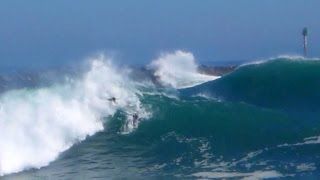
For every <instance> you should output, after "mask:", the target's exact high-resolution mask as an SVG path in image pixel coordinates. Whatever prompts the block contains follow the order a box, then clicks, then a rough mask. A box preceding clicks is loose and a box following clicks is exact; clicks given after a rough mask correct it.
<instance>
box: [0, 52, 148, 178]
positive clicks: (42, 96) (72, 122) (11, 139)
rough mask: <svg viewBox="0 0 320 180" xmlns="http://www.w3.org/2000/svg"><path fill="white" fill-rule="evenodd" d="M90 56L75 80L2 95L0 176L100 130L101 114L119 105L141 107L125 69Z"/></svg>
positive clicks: (39, 163)
mask: <svg viewBox="0 0 320 180" xmlns="http://www.w3.org/2000/svg"><path fill="white" fill-rule="evenodd" d="M90 61H91V63H90V69H89V70H88V71H87V72H86V73H84V74H83V76H82V77H81V78H79V79H77V80H73V81H68V83H64V84H56V85H52V86H50V87H43V88H34V89H20V90H11V91H8V92H5V93H4V94H2V95H1V96H0V132H1V136H0V176H3V175H6V174H11V173H16V172H20V171H22V170H25V169H30V168H41V167H43V166H47V165H48V164H49V163H50V162H52V161H54V160H55V159H56V158H57V157H58V155H59V154H60V153H61V152H63V151H65V150H67V149H69V148H70V147H71V146H72V145H73V144H75V143H77V142H80V141H82V140H84V139H85V138H86V137H87V136H91V135H93V134H95V133H96V132H98V131H101V130H103V128H104V126H103V123H104V119H105V117H108V116H112V115H114V113H115V112H116V111H117V110H119V109H122V110H124V111H131V112H136V113H138V114H140V113H141V112H144V109H143V107H141V103H140V101H139V97H138V96H137V94H136V93H135V89H134V85H133V84H132V83H131V82H130V81H129V80H128V79H127V78H126V73H125V72H124V73H121V72H122V71H120V70H118V69H117V68H116V67H114V66H113V65H112V64H111V62H110V60H106V58H105V57H104V56H103V55H101V56H99V57H98V58H95V59H91V60H90ZM110 97H116V98H117V101H116V102H111V101H109V100H108V98H110ZM144 114H146V113H142V115H141V116H144ZM133 128H135V127H128V128H126V130H127V131H132V129H133Z"/></svg>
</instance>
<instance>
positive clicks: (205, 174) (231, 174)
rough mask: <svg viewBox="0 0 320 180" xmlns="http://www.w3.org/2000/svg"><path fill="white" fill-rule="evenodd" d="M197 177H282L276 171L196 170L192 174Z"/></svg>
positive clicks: (247, 178) (247, 179)
mask: <svg viewBox="0 0 320 180" xmlns="http://www.w3.org/2000/svg"><path fill="white" fill-rule="evenodd" d="M192 175H193V176H194V177H197V178H210V179H211V178H214V179H224V178H237V179H240V178H241V179H245V180H251V179H252V180H253V179H269V178H280V177H283V175H282V174H280V173H279V172H277V171H255V172H252V173H240V172H198V173H194V174H192Z"/></svg>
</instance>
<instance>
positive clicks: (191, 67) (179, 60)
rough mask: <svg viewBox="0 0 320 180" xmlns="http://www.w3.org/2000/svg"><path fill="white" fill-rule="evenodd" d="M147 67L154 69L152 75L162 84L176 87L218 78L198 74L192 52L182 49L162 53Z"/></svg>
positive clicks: (194, 84)
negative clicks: (170, 52)
mask: <svg viewBox="0 0 320 180" xmlns="http://www.w3.org/2000/svg"><path fill="white" fill-rule="evenodd" d="M148 67H149V68H150V69H153V70H154V75H155V76H156V77H157V78H158V80H159V81H160V82H161V83H162V84H163V85H165V86H170V87H173V88H176V89H182V88H187V87H192V86H196V85H199V84H202V83H204V82H207V81H211V80H215V79H217V78H219V77H218V76H209V75H204V74H200V73H199V72H198V70H197V68H198V66H197V64H196V62H195V58H194V56H193V54H192V53H189V52H183V51H176V52H174V53H172V54H162V55H161V56H160V57H159V58H158V59H156V60H153V61H152V63H151V64H150V65H149V66H148Z"/></svg>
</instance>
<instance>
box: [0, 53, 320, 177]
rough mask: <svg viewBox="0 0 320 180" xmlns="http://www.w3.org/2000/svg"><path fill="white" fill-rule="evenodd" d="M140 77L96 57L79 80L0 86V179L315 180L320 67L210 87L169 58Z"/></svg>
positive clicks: (177, 56) (244, 72)
mask: <svg viewBox="0 0 320 180" xmlns="http://www.w3.org/2000/svg"><path fill="white" fill-rule="evenodd" d="M147 68H148V69H149V70H150V72H152V73H153V74H151V75H150V77H145V75H144V76H143V77H141V76H137V75H136V74H137V72H135V71H137V70H134V69H130V68H128V67H123V66H121V67H119V66H116V65H114V64H113V63H112V60H111V59H108V58H107V57H105V56H103V55H100V56H98V57H94V58H90V60H89V61H88V62H87V63H86V66H85V68H79V70H77V71H76V72H74V71H72V72H70V71H62V72H61V71H58V72H37V73H34V74H32V75H30V74H21V73H17V74H13V75H2V76H1V78H0V82H1V86H0V90H1V94H0V132H1V136H0V175H1V176H0V179H5V180H11V179H14V180H16V179H17V180H29V179H215V178H222V179H278V178H284V179H318V178H319V177H320V173H319V172H320V171H319V168H320V164H319V162H320V121H319V117H320V116H319V115H320V61H319V60H318V59H305V58H302V57H277V58H273V59H269V60H265V61H259V62H253V63H248V64H244V65H241V66H239V67H238V68H237V69H236V70H235V71H233V72H231V73H229V74H226V75H224V76H222V77H217V76H209V75H204V74H200V73H198V72H197V64H196V61H195V58H194V56H193V55H192V54H191V53H188V52H182V51H177V52H174V53H171V54H163V55H161V56H160V57H159V58H157V59H155V60H153V61H152V62H151V63H150V64H149V65H148V66H147ZM80 69H81V70H80ZM138 74H139V73H138ZM155 79H156V81H157V82H158V83H155V82H154V81H155ZM111 97H116V98H117V100H116V101H115V102H112V101H110V100H109V98H111ZM135 114H136V115H138V117H139V118H138V119H137V120H136V119H134V115H135Z"/></svg>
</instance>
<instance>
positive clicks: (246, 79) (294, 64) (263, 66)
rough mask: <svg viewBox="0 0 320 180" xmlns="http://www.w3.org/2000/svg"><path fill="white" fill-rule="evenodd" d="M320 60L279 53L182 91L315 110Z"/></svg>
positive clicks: (272, 105) (267, 104) (317, 96)
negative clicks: (292, 56) (279, 54)
mask: <svg viewBox="0 0 320 180" xmlns="http://www.w3.org/2000/svg"><path fill="white" fill-rule="evenodd" d="M319 78H320V61H318V60H316V59H312V60H308V59H304V58H288V57H279V58H276V59H271V60H269V61H263V62H259V63H252V64H246V65H244V66H240V67H239V68H237V69H236V70H235V71H234V72H232V73H230V74H228V75H226V76H224V77H222V78H220V79H218V80H216V81H213V82H208V83H205V84H202V85H200V86H197V87H194V88H189V89H187V90H185V91H181V92H182V94H185V95H187V94H188V95H190V94H191V95H200V94H201V95H206V96H207V97H212V98H215V99H220V100H227V101H238V102H246V103H249V104H254V105H258V106H263V107H270V108H280V109H300V110H307V111H315V110H318V109H319V104H320V96H319V92H320V81H319Z"/></svg>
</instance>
